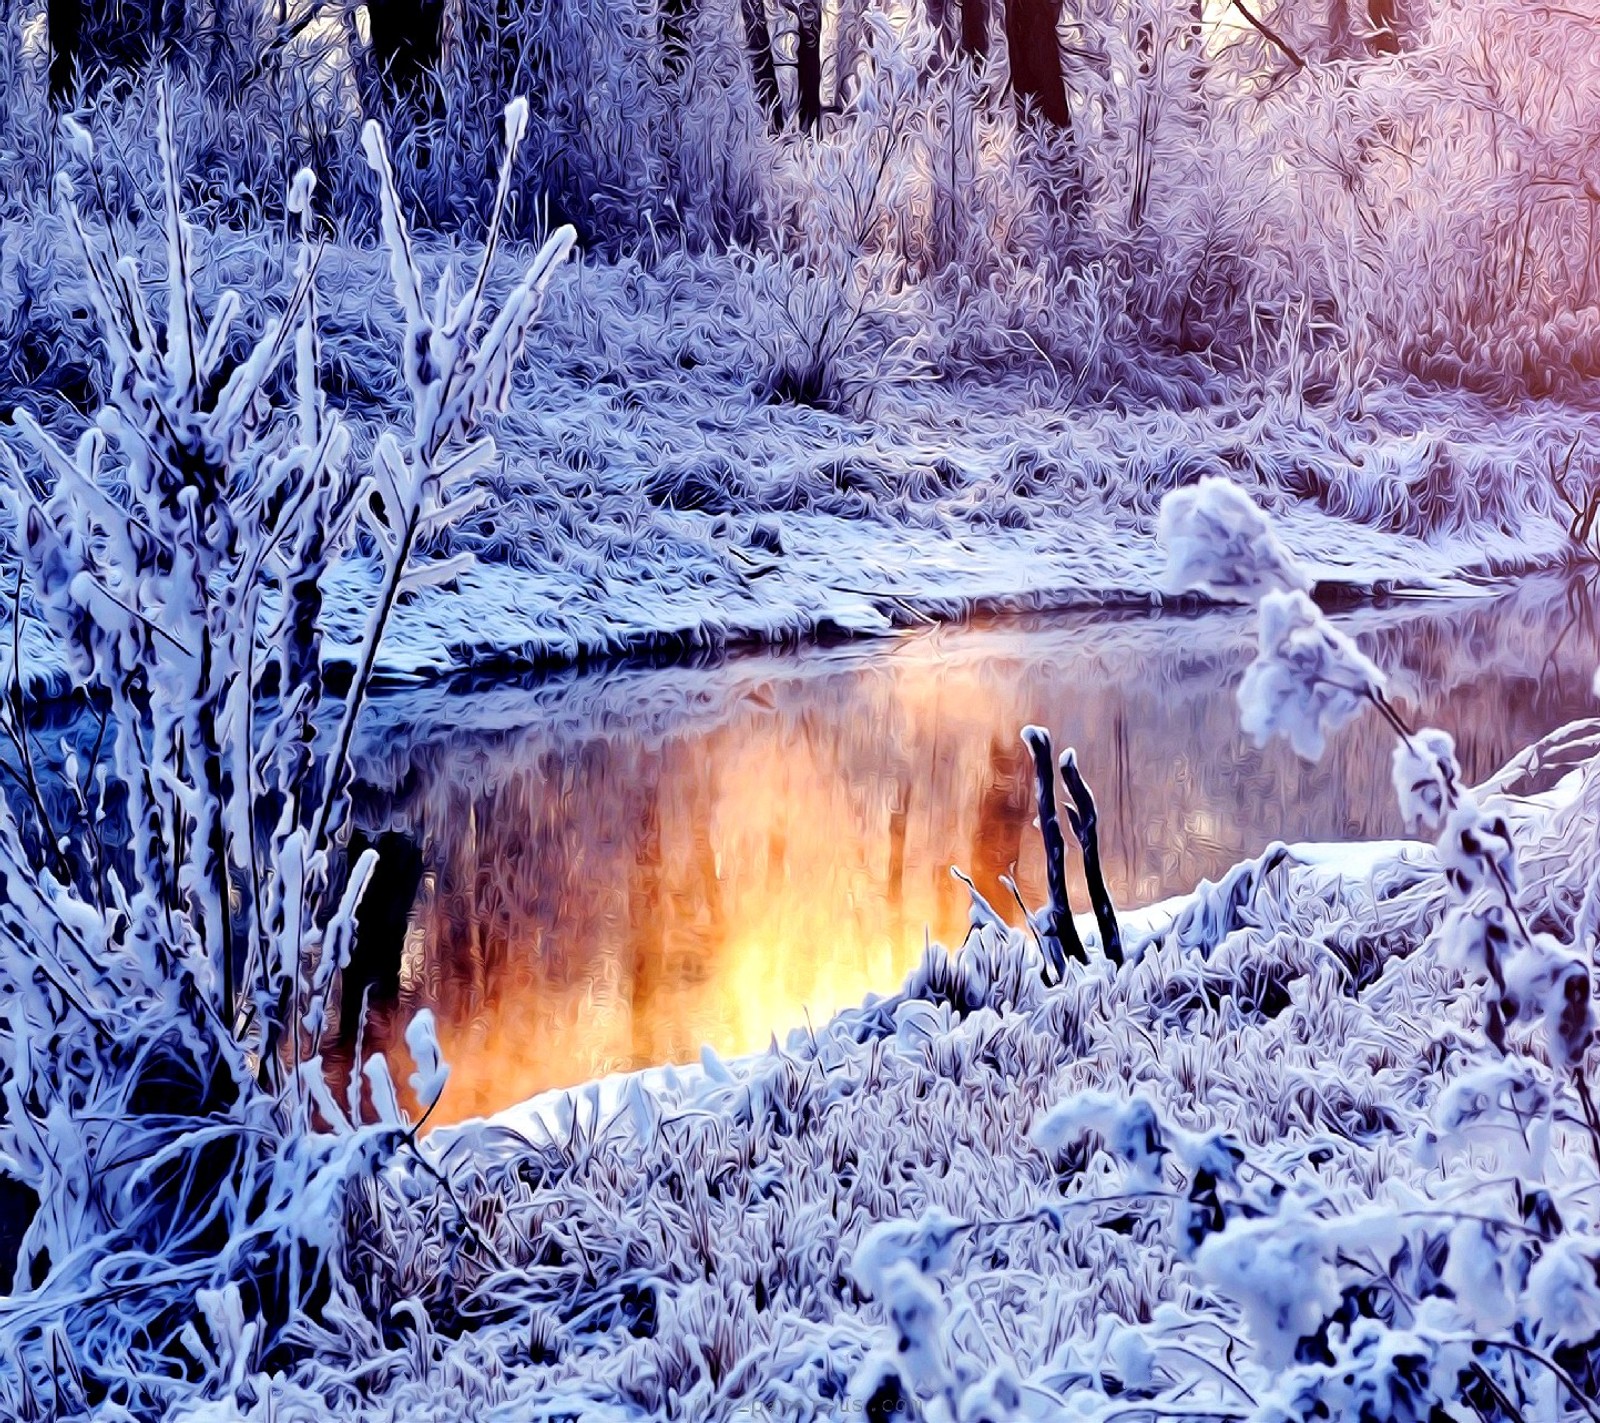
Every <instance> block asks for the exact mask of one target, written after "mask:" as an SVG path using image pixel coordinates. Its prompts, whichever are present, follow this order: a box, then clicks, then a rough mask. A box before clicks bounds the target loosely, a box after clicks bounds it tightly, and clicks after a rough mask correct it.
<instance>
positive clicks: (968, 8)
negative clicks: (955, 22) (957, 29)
mask: <svg viewBox="0 0 1600 1423" xmlns="http://www.w3.org/2000/svg"><path fill="white" fill-rule="evenodd" d="M961 48H962V50H963V51H964V52H965V53H967V54H972V55H979V56H982V55H986V54H988V53H989V0H961Z"/></svg>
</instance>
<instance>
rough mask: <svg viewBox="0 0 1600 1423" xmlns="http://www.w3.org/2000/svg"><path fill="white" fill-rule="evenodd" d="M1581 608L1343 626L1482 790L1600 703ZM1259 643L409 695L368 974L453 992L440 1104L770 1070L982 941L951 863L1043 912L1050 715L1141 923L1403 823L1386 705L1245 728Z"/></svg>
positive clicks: (843, 650)
mask: <svg viewBox="0 0 1600 1423" xmlns="http://www.w3.org/2000/svg"><path fill="white" fill-rule="evenodd" d="M1584 601H1585V602H1587V601H1588V600H1584ZM1573 606H1574V604H1573V603H1572V602H1571V601H1569V598H1568V595H1567V593H1566V591H1565V590H1563V589H1562V588H1559V587H1555V586H1551V585H1538V586H1536V587H1533V588H1529V589H1524V590H1523V591H1522V592H1520V593H1518V594H1516V595H1514V596H1512V597H1510V598H1504V599H1500V600H1498V601H1496V602H1493V603H1488V602H1481V601H1480V602H1473V603H1462V602H1453V603H1449V604H1441V603H1434V604H1419V603H1416V602H1412V603H1407V604H1404V605H1397V606H1392V607H1388V608H1383V609H1368V610H1362V611H1358V612H1353V613H1349V614H1344V615H1341V616H1340V617H1339V619H1338V621H1339V622H1340V623H1341V624H1342V625H1344V626H1345V627H1347V628H1348V629H1349V630H1350V631H1352V632H1354V633H1355V634H1357V635H1358V637H1359V639H1360V641H1361V643H1362V645H1363V646H1364V647H1365V648H1366V649H1367V650H1368V652H1369V653H1371V654H1373V655H1374V656H1375V657H1376V658H1377V660H1378V661H1379V663H1380V664H1381V665H1383V666H1384V667H1386V668H1389V669H1392V674H1393V682H1394V688H1395V690H1396V691H1397V692H1398V693H1399V694H1400V696H1401V697H1402V698H1403V699H1404V700H1407V701H1409V702H1410V703H1411V704H1412V705H1413V707H1414V708H1416V709H1418V714H1419V715H1420V716H1421V717H1422V718H1423V719H1425V720H1427V721H1430V722H1433V723H1435V724H1438V725H1442V726H1445V727H1447V728H1448V729H1449V730H1451V731H1452V732H1454V733H1455V735H1456V738H1457V743H1458V746H1459V748H1460V751H1461V755H1462V761H1463V765H1464V769H1465V771H1466V774H1467V776H1468V777H1469V779H1479V778H1481V777H1483V776H1485V775H1487V774H1489V773H1490V772H1492V771H1493V770H1494V769H1496V768H1497V767H1498V766H1499V765H1500V764H1502V763H1503V762H1504V761H1505V760H1506V759H1507V758H1508V757H1509V756H1510V755H1511V754H1512V753H1513V752H1515V751H1516V750H1517V749H1519V748H1520V747H1521V746H1522V745H1524V744H1526V743H1527V742H1528V741H1530V740H1532V739H1534V738H1536V737H1537V736H1539V735H1541V734H1543V733H1544V732H1546V731H1548V730H1551V729H1552V728H1554V727H1555V726H1557V725H1559V724H1561V723H1562V722H1564V721H1566V720H1569V719H1571V718H1572V717H1575V716H1583V715H1589V714H1592V713H1593V711H1594V709H1595V708H1594V703H1593V698H1592V696H1591V693H1590V690H1589V688H1590V679H1591V676H1592V674H1593V671H1594V668H1595V664H1596V661H1597V651H1596V637H1595V633H1594V629H1593V624H1592V621H1591V620H1590V619H1589V618H1588V617H1578V618H1575V617H1574V615H1573V613H1572V607H1573ZM1252 641H1253V617H1252V615H1250V614H1247V613H1242V612H1241V613H1233V612H1213V613H1206V614H1203V615H1199V616H1194V617H1182V616H1174V615H1171V614H1168V615H1165V616H1155V615H1140V616H1132V617H1111V616H1108V615H1105V614H1100V615H1078V614H1074V615H1064V616H1050V617H1034V618H1025V619H1007V620H996V621H990V622H987V623H982V624H977V625H972V626H963V627H958V628H946V629H939V630H930V631H927V632H924V633H918V634H913V635H910V636H906V637H904V638H902V639H899V640H896V641H885V642H872V643H855V644H850V645H847V646H843V647H836V648H831V649H823V648H814V649H808V650H804V651H800V652H790V653H781V652H778V653H760V654H753V655H746V656H739V657H733V658H730V659H728V660H726V661H724V662H722V663H721V664H720V665H716V666H708V667H683V666H677V667H670V668H660V669H651V670H623V671H615V672H611V673H605V674H593V675H589V676H567V677H563V678H561V679H558V680H556V681H554V682H547V683H545V684H544V685H542V686H540V687H537V688H530V689H523V690H513V689H499V690H495V691H491V692H486V693H475V694H472V695H470V696H467V695H456V696H453V697H449V698H445V697H442V696H435V697H434V698H433V700H431V701H427V702H422V701H420V700H419V699H417V698H414V697H408V698H405V699H398V698H397V699H393V700H390V701H388V702H386V703H384V704H383V705H382V706H381V707H380V709H379V711H380V716H381V717H383V718H385V719H386V720H387V723H388V725H390V726H391V727H393V728H396V730H395V731H393V732H392V733H386V734H384V735H382V736H378V735H375V736H374V738H373V744H374V749H373V750H372V751H371V752H369V755H368V758H367V761H366V763H365V764H364V766H363V776H364V779H365V780H366V782H367V783H368V788H369V793H368V794H367V795H366V797H365V799H364V804H363V807H362V810H363V816H364V821H365V824H366V826H367V830H368V833H369V835H371V836H372V837H374V838H375V839H377V842H378V843H379V845H380V850H381V853H382V856H383V864H382V869H381V871H380V875H379V880H378V882H377V883H376V884H375V885H374V888H373V891H372V896H371V900H372V903H371V920H372V923H371V927H370V931H369V932H368V933H367V934H366V936H365V942H364V943H363V944H362V945H361V946H360V949H359V953H358V963H357V965H356V971H355V972H354V973H353V975H352V977H353V978H355V979H359V978H360V977H362V976H367V977H370V978H371V979H372V980H373V982H372V988H371V1001H372V1008H373V1028H374V1031H375V1032H376V1033H377V1035H378V1037H379V1040H380V1041H396V1042H397V1041H398V1036H399V1030H400V1027H401V1026H403V1023H404V1021H405V1020H406V1018H408V1017H409V1015H410V1013H411V1012H412V1011H414V1010H415V1009H416V1008H420V1007H423V1006H431V1007H432V1008H433V1009H434V1011H435V1013H436V1015H437V1016H438V1019H439V1024H440V1036H441V1038H442V1041H443V1044H444V1048H445V1051H446V1054H447V1056H448V1057H449V1058H450V1060H451V1062H452V1063H453V1064H454V1072H453V1074H452V1077H451V1081H450V1086H449V1089H448V1091H447V1093H446V1096H445V1099H444V1101H443V1102H442V1103H441V1113H442V1114H443V1115H444V1116H445V1117H447V1118H461V1117H467V1116H473V1115H477V1114H480V1113H488V1112H492V1111H495V1110H498V1109H500V1108H502V1107H506V1106H509V1105H511V1104H513V1103H515V1102H517V1101H520V1100H522V1099H525V1098H527V1097H528V1096H530V1095H532V1094H533V1093H535V1092H538V1091H540V1090H542V1089H545V1088H548V1087H552V1086H564V1085H570V1084H575V1083H578V1082H581V1081H584V1080H586V1079H588V1078H590V1077H594V1076H597V1075H600V1074H603V1073H606V1072H611V1071H615V1070H619V1069H624V1068H631V1067H638V1066H644V1065H649V1064H656V1063H666V1062H679V1061H685V1060H690V1059H693V1058H694V1057H695V1056H696V1055H697V1054H698V1052H699V1049H700V1045H701V1044H702V1043H707V1042H708V1043H710V1044H712V1045H713V1046H714V1047H715V1048H716V1049H717V1050H718V1051H719V1052H721V1053H723V1054H725V1055H728V1054H736V1053H742V1052H748V1051H751V1050H754V1049H758V1048H761V1047H764V1046H766V1044H767V1043H768V1042H769V1040H770V1039H771V1038H772V1037H773V1035H774V1034H776V1035H777V1036H778V1037H779V1038H780V1040H781V1039H782V1038H783V1037H784V1036H785V1035H786V1034H787V1033H788V1032H789V1030H791V1029H793V1028H795V1027H797V1026H802V1025H804V1023H805V1022H806V1021H807V1017H808V1015H809V1018H810V1020H811V1021H812V1022H814V1023H816V1022H820V1021H822V1020H824V1019H825V1018H826V1017H827V1016H828V1015H829V1014H830V1013H831V1012H833V1011H834V1010H836V1009H837V1008H839V1007H841V1006H844V1005H846V1004H849V1003H852V1002H858V1001H859V1000H860V999H861V998H862V996H863V995H864V994H865V993H867V992H868V991H875V992H879V993H887V992H890V991H893V990H894V989H895V988H896V987H897V986H898V985H899V984H900V982H901V981H902V979H903V978H904V976H905V974H906V973H907V971H908V970H909V969H910V968H911V967H912V965H913V964H914V963H915V961H916V960H917V958H918V956H919V955H920V954H921V952H922V949H923V943H924V937H925V935H927V936H931V937H932V938H934V939H941V940H944V941H946V942H955V941H957V940H959V938H960V937H961V935H962V934H963V932H964V929H965V925H966V918H967V898H966V891H965V889H964V888H963V887H962V886H961V885H960V884H959V883H958V882H957V881H955V880H954V879H953V878H952V876H951V874H950V867H951V866H952V865H958V866H960V867H962V868H963V869H964V870H965V871H966V872H967V873H969V874H971V875H972V877H973V878H974V879H975V880H976V881H977V883H978V885H979V886H980V888H981V889H982V890H983V891H984V892H985V893H986V894H987V895H988V896H989V897H990V898H991V902H993V903H994V904H995V906H996V907H997V908H999V909H1001V910H1002V911H1003V912H1006V913H1007V914H1008V915H1009V916H1010V917H1012V918H1013V919H1017V918H1018V914H1017V910H1016V906H1015V904H1014V903H1013V901H1012V900H1011V898H1010V896H1009V894H1008V893H1007V892H1006V891H1005V890H1004V889H1002V887H1001V886H1000V883H999V877H1000V876H1001V875H1003V874H1006V873H1007V872H1008V871H1010V870H1011V868H1012V867H1013V866H1014V867H1015V872H1016V875H1017V878H1018V881H1019V884H1020V886H1021V889H1022V892H1023V895H1024V897H1025V898H1026V899H1027V900H1028V902H1029V904H1030V905H1036V904H1038V903H1039V902H1040V900H1041V899H1042V897H1043V883H1042V879H1043V869H1042V859H1041V855H1040V850H1039V845H1038V834H1037V831H1036V830H1035V829H1034V828H1033V825H1032V821H1033V815H1034V807H1033V790H1032V782H1031V773H1030V770H1029V765H1028V762H1027V760H1026V757H1025V753H1024V751H1023V748H1022V745H1021V742H1020V741H1019V739H1018V736H1017V732H1018V729H1019V728H1020V727H1022V726H1023V725H1024V724H1026V723H1028V722H1037V723H1040V724H1042V725H1046V726H1048V727H1050V728H1051V729H1052V731H1053V732H1054V733H1055V734H1056V737H1057V742H1058V745H1059V746H1062V747H1065V746H1068V745H1071V746H1076V747H1077V748H1078V753H1079V759H1080V761H1081V764H1082V766H1083V768H1084V771H1085V773H1086V775H1087V776H1088V778H1089V780H1090V783H1091V785H1092V786H1093V787H1094V789H1095V791H1096V792H1097V794H1098V796H1099V800H1100V806H1101V813H1102V849H1103V853H1104V855H1105V859H1106V864H1107V869H1108V878H1109V880H1110V883H1111V887H1112V891H1113V894H1114V896H1115V898H1116V900H1117V902H1118V904H1119V905H1138V904H1145V903H1148V902H1150V901H1153V900H1156V899H1159V898H1162V897H1164V896H1167V895H1170V894H1174V893H1178V892H1181V891H1183V890H1186V889H1189V888H1191V887H1192V886H1193V885H1194V884H1195V883H1196V881H1198V880H1199V879H1201V878H1202V877H1205V878H1214V877H1216V876H1217V875H1218V874H1220V873H1221V872H1222V871H1223V870H1225V869H1226V868H1227V867H1228V866H1229V865H1231V864H1233V863H1234V862H1235V861H1237V860H1238V859H1240V858H1241V857H1242V856H1245V855H1250V854H1254V853H1256V852H1258V851H1259V850H1261V849H1262V848H1263V847H1264V846H1265V845H1266V844H1267V843H1268V842H1270V841H1271V840H1273V839H1274V838H1284V839H1287V840H1291V841H1292V840H1296V839H1343V838H1350V837H1366V836H1374V835H1391V834H1396V833H1399V832H1400V830H1401V826H1400V824H1399V820H1398V815H1397V813H1396V811H1395V809H1394V806H1393V796H1392V792H1391V790H1390V787H1389V751H1390V744H1389V742H1388V741H1387V739H1386V736H1385V734H1384V732H1383V729H1382V727H1381V726H1380V724H1379V723H1378V722H1377V720H1376V719H1375V718H1372V717H1369V718H1367V719H1365V720H1364V721H1363V722H1361V723H1360V724H1358V725H1357V726H1355V727H1352V728H1351V729H1349V730H1348V731H1347V732H1346V733H1344V734H1343V735H1341V736H1339V737H1336V738H1334V740H1333V742H1332V743H1331V745H1330V748H1329V751H1328V755H1327V757H1326V758H1325V760H1324V761H1323V763H1322V764H1321V765H1318V766H1310V765H1306V764H1304V763H1302V762H1300V761H1298V760H1297V759H1296V758H1295V757H1294V756H1293V755H1292V754H1291V753H1290V752H1289V751H1288V750H1287V748H1286V747H1284V746H1282V745H1275V746H1272V747H1269V748H1268V749H1266V750H1264V751H1262V750H1258V749H1256V747H1255V746H1254V745H1253V744H1251V743H1250V742H1249V741H1248V740H1247V739H1246V738H1244V737H1242V736H1241V735H1240V733H1239V731H1238V725H1237V723H1238V712H1237V706H1236V704H1235V701H1234V687H1235V686H1236V684H1237V682H1238V679H1239V676H1240V674H1241V673H1242V671H1243V669H1244V667H1245V665H1246V663H1247V662H1248V661H1249V658H1250V656H1251V655H1252V652H1253V648H1252ZM398 728H404V731H403V732H402V731H400V730H398ZM380 746H381V750H380V749H378V748H379V747H380ZM1077 892H1078V894H1079V904H1080V907H1082V908H1087V901H1086V900H1084V899H1083V898H1082V896H1081V883H1080V884H1079V885H1078V886H1077ZM413 896H414V898H413ZM407 905H411V909H410V914H409V921H408V920H407V919H406V917H404V916H405V914H406V906H407ZM402 938H403V951H402V950H401V948H400V945H401V941H402ZM396 958H397V959H398V968H397V971H396V966H395V963H394V960H395V959H396ZM386 960H387V961H388V962H386ZM397 1057H398V1059H399V1060H397V1061H396V1062H395V1063H394V1066H395V1068H396V1073H395V1075H396V1077H397V1078H398V1079H399V1080H401V1081H404V1079H405V1076H406V1074H407V1073H408V1072H409V1070H410V1069H409V1064H408V1063H406V1062H405V1060H404V1053H403V1050H401V1052H400V1053H398V1054H397Z"/></svg>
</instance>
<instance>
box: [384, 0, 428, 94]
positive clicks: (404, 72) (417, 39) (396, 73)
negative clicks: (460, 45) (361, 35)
mask: <svg viewBox="0 0 1600 1423" xmlns="http://www.w3.org/2000/svg"><path fill="white" fill-rule="evenodd" d="M367 23H368V25H369V26H370V33H371V35H372V59H373V63H375V64H376V65H377V67H378V72H379V73H380V74H381V75H382V76H383V78H384V82H385V84H386V85H387V86H388V89H389V91H390V93H392V94H393V95H395V97H396V98H399V99H403V100H406V101H407V102H409V103H412V104H416V103H418V102H419V101H421V100H422V99H423V97H424V95H425V93H426V90H427V87H428V72H429V70H431V69H433V68H434V67H435V66H436V65H437V64H438V63H439V59H440V56H441V54H442V52H443V49H442V46H443V40H444V3H443V0H369V3H368V5H367Z"/></svg>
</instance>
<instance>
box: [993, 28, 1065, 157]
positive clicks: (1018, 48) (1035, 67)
mask: <svg viewBox="0 0 1600 1423" xmlns="http://www.w3.org/2000/svg"><path fill="white" fill-rule="evenodd" d="M1060 15H1061V0H1006V53H1007V54H1008V55H1009V56H1010V59H1011V88H1012V92H1013V93H1014V94H1015V95H1016V99H1017V106H1018V108H1019V109H1020V108H1023V107H1026V106H1028V105H1031V106H1032V107H1033V108H1034V109H1035V110H1036V111H1037V112H1038V114H1039V116H1040V117H1041V118H1042V119H1044V121H1045V122H1046V123H1048V124H1052V125H1054V126H1055V127H1056V128H1060V129H1065V130H1067V132H1069V133H1070V132H1071V131H1072V114H1071V112H1070V111H1069V110H1068V108H1067V85H1066V80H1065V79H1064V78H1063V77H1062V73H1061V41H1060V39H1059V38H1058V37H1057V35H1056V21H1057V20H1058V19H1059V18H1060Z"/></svg>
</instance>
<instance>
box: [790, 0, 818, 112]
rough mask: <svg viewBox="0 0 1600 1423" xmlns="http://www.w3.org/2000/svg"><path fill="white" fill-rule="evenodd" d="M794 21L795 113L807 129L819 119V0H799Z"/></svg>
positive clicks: (795, 6) (795, 8)
mask: <svg viewBox="0 0 1600 1423" xmlns="http://www.w3.org/2000/svg"><path fill="white" fill-rule="evenodd" d="M794 23H795V54H794V64H795V117H796V118H798V119H799V121H800V127H801V128H803V129H804V130H805V131H806V132H807V133H815V132H816V130H817V128H818V126H819V125H820V124H821V123H822V0H798V3H797V4H795V5H794Z"/></svg>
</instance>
